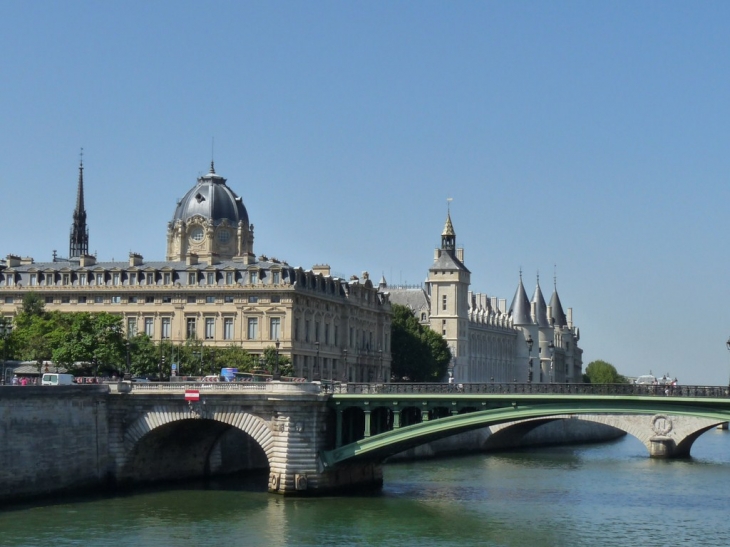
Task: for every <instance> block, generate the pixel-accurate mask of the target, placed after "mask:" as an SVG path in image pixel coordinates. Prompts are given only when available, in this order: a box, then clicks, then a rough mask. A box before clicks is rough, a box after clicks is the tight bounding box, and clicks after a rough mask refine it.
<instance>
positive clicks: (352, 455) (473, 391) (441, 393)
mask: <svg viewBox="0 0 730 547" xmlns="http://www.w3.org/2000/svg"><path fill="white" fill-rule="evenodd" d="M548 389H549V392H548V391H546V390H548ZM628 389H631V390H632V391H622V390H628ZM637 389H638V388H636V387H628V386H627V387H617V386H589V387H586V386H583V385H579V384H574V385H570V386H555V385H554V386H551V387H550V388H546V387H538V386H530V385H524V386H523V385H520V384H505V385H495V384H489V385H476V384H474V385H465V386H462V387H461V388H460V389H459V388H456V387H454V386H449V385H448V384H378V385H376V384H347V385H344V384H343V385H336V386H334V392H333V390H332V389H331V388H329V389H328V388H327V386H322V385H320V384H318V383H303V384H290V383H283V382H282V383H279V382H270V383H262V384H255V383H254V384H225V383H220V384H182V383H164V384H129V383H120V384H111V385H108V386H94V387H87V386H64V387H37V388H19V387H3V388H0V413H2V415H3V416H4V420H3V422H0V423H1V424H2V428H1V429H0V441H5V442H2V443H0V462H2V463H3V465H2V466H0V490H5V491H12V490H13V489H15V490H17V491H18V492H20V491H21V490H18V489H21V488H25V487H24V486H21V484H28V483H29V479H32V480H30V483H31V484H36V485H40V486H38V487H37V488H36V490H31V491H30V492H35V493H37V491H38V490H39V489H40V490H41V491H44V490H43V489H44V488H45V489H46V490H48V488H47V483H48V482H49V481H48V478H49V477H50V478H51V479H53V480H55V481H56V482H55V484H56V486H57V487H58V488H59V489H63V488H72V487H73V486H74V485H79V484H86V485H89V484H93V483H94V482H95V481H96V482H97V483H102V482H104V481H108V482H111V483H114V484H117V485H133V484H140V483H145V482H159V481H167V480H180V479H187V478H198V477H205V476H212V475H219V474H226V473H231V472H236V471H242V470H252V469H259V470H264V471H267V472H268V476H269V479H268V489H269V491H270V492H275V493H279V494H295V495H296V494H319V493H325V492H336V491H338V490H345V489H346V490H352V489H353V488H378V487H380V486H381V484H382V470H381V463H382V462H383V461H384V459H386V458H387V457H389V456H392V455H394V454H396V453H400V452H402V451H404V450H406V449H408V448H411V447H414V446H418V445H422V444H424V443H428V442H431V441H434V440H437V439H442V438H445V437H449V436H452V435H455V434H459V433H464V432H468V431H473V430H477V429H483V428H486V427H489V428H491V435H490V436H489V438H488V444H489V445H491V446H499V442H500V439H503V438H505V437H514V436H520V435H522V434H524V433H525V432H527V431H529V430H531V429H533V428H535V427H536V426H538V425H539V424H542V423H545V422H548V421H554V420H566V419H567V420H584V421H590V422H596V423H601V424H606V425H610V426H612V427H615V428H618V429H621V430H623V431H625V432H626V433H628V434H630V435H633V436H635V437H637V438H638V439H639V440H641V441H642V442H643V443H644V445H645V446H646V447H647V450H648V453H649V455H651V456H653V457H682V456H688V455H689V453H690V449H691V446H692V443H693V442H694V440H695V439H696V438H697V437H698V436H699V435H701V434H702V433H703V432H704V431H707V430H708V429H710V428H712V427H716V426H718V425H720V424H723V423H726V422H728V421H730V397H728V393H727V388H704V387H703V388H682V389H681V390H679V389H678V390H676V391H675V392H673V393H668V394H667V393H664V392H661V393H655V392H653V391H641V390H638V391H637ZM642 389H643V388H642ZM186 391H188V392H190V393H188V395H187V396H186ZM196 394H197V395H196ZM189 399H197V400H189ZM31 431H32V432H35V433H36V434H35V435H30V434H29V432H31ZM46 452H48V453H47V454H46ZM19 453H22V454H29V455H30V458H27V459H23V460H22V461H21V459H18V458H17V455H18V454H19ZM38 462H43V465H40V466H39V465H37V463H38ZM31 463H32V464H33V465H32V466H31ZM38 474H41V475H42V476H40V477H39V476H38ZM74 476H75V477H76V479H77V480H76V482H74V481H73V480H72V479H73V478H74ZM23 481H24V482H23ZM44 484H46V486H43V485H44ZM0 498H1V497H0ZM0 501H2V499H0Z"/></svg>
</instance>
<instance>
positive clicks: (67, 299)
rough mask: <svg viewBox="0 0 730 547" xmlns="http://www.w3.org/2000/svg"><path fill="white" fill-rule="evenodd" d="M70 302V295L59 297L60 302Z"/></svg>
mask: <svg viewBox="0 0 730 547" xmlns="http://www.w3.org/2000/svg"><path fill="white" fill-rule="evenodd" d="M70 303H71V297H70V296H62V297H61V304H70Z"/></svg>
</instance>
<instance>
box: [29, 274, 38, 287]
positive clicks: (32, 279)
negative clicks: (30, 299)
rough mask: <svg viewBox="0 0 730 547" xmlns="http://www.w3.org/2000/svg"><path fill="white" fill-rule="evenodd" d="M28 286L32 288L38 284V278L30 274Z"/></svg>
mask: <svg viewBox="0 0 730 547" xmlns="http://www.w3.org/2000/svg"><path fill="white" fill-rule="evenodd" d="M30 284H31V285H33V286H35V285H37V284H38V276H37V275H36V274H30Z"/></svg>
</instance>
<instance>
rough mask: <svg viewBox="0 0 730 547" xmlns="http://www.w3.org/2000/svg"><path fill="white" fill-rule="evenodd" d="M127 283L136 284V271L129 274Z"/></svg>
mask: <svg viewBox="0 0 730 547" xmlns="http://www.w3.org/2000/svg"><path fill="white" fill-rule="evenodd" d="M129 284H130V285H136V284H137V273H136V272H132V273H130V274H129Z"/></svg>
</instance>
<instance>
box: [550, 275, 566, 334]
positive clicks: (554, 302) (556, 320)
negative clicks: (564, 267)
mask: <svg viewBox="0 0 730 547" xmlns="http://www.w3.org/2000/svg"><path fill="white" fill-rule="evenodd" d="M550 313H551V317H550V321H551V323H552V324H553V325H557V326H558V327H564V326H565V325H567V324H568V319H567V318H566V317H565V312H564V311H563V304H561V302H560V297H559V296H558V287H557V285H556V286H555V288H554V289H553V295H552V296H551V297H550Z"/></svg>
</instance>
